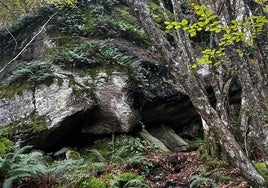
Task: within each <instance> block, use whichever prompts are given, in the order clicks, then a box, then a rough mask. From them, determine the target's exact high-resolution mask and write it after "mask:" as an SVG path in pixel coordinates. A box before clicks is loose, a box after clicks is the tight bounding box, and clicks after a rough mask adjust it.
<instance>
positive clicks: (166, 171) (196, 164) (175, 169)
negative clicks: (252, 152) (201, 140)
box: [146, 151, 250, 188]
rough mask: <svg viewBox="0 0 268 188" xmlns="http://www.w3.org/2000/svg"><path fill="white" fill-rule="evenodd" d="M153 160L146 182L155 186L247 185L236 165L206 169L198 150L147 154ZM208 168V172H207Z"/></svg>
mask: <svg viewBox="0 0 268 188" xmlns="http://www.w3.org/2000/svg"><path fill="white" fill-rule="evenodd" d="M147 157H148V158H149V159H150V160H151V161H152V163H153V166H154V167H153V169H152V170H151V173H150V174H149V175H148V176H147V177H146V184H147V185H149V186H150V187H153V188H188V187H202V188H210V187H217V188H248V187H250V186H249V185H248V183H247V182H246V181H245V180H244V179H243V178H242V177H241V175H240V172H239V170H238V169H236V168H233V169H232V168H227V167H226V168H222V167H221V168H215V169H209V170H208V169H206V170H204V168H206V167H204V164H202V161H201V159H200V153H199V152H198V151H192V152H183V153H173V154H163V153H160V152H159V153H152V154H150V155H149V156H147ZM205 171H206V172H205Z"/></svg>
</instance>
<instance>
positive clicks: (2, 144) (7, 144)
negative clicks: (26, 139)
mask: <svg viewBox="0 0 268 188" xmlns="http://www.w3.org/2000/svg"><path fill="white" fill-rule="evenodd" d="M12 147H13V143H12V142H11V141H10V140H8V139H7V138H5V137H3V136H1V135H0V157H3V156H5V154H7V153H8V152H9V151H10V150H11V149H12Z"/></svg>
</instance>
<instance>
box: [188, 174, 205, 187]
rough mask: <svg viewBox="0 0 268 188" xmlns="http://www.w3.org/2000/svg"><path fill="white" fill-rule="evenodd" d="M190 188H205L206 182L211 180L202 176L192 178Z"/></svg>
mask: <svg viewBox="0 0 268 188" xmlns="http://www.w3.org/2000/svg"><path fill="white" fill-rule="evenodd" d="M190 181H191V183H190V188H202V187H204V186H205V184H206V182H207V181H209V178H205V177H201V176H197V175H196V176H192V177H191V179H190Z"/></svg>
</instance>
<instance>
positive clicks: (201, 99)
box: [124, 0, 267, 187]
mask: <svg viewBox="0 0 268 188" xmlns="http://www.w3.org/2000/svg"><path fill="white" fill-rule="evenodd" d="M124 1H125V2H126V3H127V4H128V5H129V6H130V8H131V9H132V11H133V12H134V13H135V14H136V16H137V17H138V18H139V20H140V25H141V26H142V28H143V29H144V30H145V32H146V33H147V34H148V36H149V37H150V39H151V41H152V42H153V44H154V45H155V46H156V47H157V49H158V50H159V52H160V53H161V55H162V57H163V59H164V63H165V64H166V65H168V66H169V68H170V70H171V72H172V73H173V75H174V76H175V78H176V79H177V82H178V88H180V87H181V86H182V87H183V89H184V90H185V92H186V94H187V95H188V96H189V97H190V99H191V101H192V103H193V105H194V107H195V108H196V110H197V112H198V113H199V114H200V116H201V117H202V119H203V120H204V121H205V122H206V124H207V125H208V127H209V129H210V130H211V131H212V132H213V135H215V139H217V141H218V142H219V143H220V144H221V146H222V147H223V149H224V150H225V152H226V153H227V154H228V156H229V157H230V159H231V161H232V162H233V164H235V166H237V167H238V168H239V169H240V171H241V173H242V174H243V175H244V177H245V178H246V179H247V180H248V181H249V182H251V183H252V184H253V185H256V186H258V187H267V184H266V182H265V180H264V178H263V177H262V176H261V175H260V174H259V172H258V171H257V170H256V168H255V167H254V165H253V164H252V163H251V161H250V160H249V159H248V158H247V155H246V154H245V152H244V151H243V150H242V148H241V146H240V145H239V143H238V142H237V141H236V139H235V137H234V135H233V134H232V133H231V131H230V130H229V127H230V125H229V121H228V120H227V118H228V117H227V115H228V113H227V112H226V108H225V106H226V104H225V101H226V96H225V95H226V92H222V93H220V94H219V96H218V97H217V105H216V106H217V107H216V109H214V108H213V106H212V104H211V103H210V101H209V98H208V95H207V93H206V90H205V85H204V81H203V79H202V78H200V77H199V76H198V75H197V74H196V72H195V70H193V69H192V68H191V63H193V62H195V61H196V54H197V53H196V52H195V51H194V48H193V47H192V46H191V42H190V40H189V38H188V35H186V34H185V33H183V32H182V31H178V30H177V31H174V32H173V35H172V36H173V37H174V36H175V37H176V39H174V41H176V44H170V43H169V42H168V40H167V39H166V38H165V37H164V36H163V34H162V33H161V32H159V29H158V28H157V27H156V26H155V24H154V23H153V21H152V19H151V15H150V9H149V6H148V2H147V0H124ZM171 3H172V5H173V9H174V10H176V11H174V13H177V14H180V13H181V11H180V7H178V3H176V2H175V1H173V0H172V1H171ZM179 16H180V15H179ZM177 17H178V15H176V16H174V18H177ZM219 79H220V78H219ZM219 86H220V85H218V86H216V87H215V88H216V89H217V90H218V91H222V90H221V89H223V88H222V87H219ZM215 91H216V90H215ZM227 93H228V92H227ZM222 94H224V95H223V96H221V95H222Z"/></svg>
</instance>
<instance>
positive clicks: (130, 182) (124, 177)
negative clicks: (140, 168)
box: [108, 172, 149, 188]
mask: <svg viewBox="0 0 268 188" xmlns="http://www.w3.org/2000/svg"><path fill="white" fill-rule="evenodd" d="M108 187H109V188H121V187H122V188H127V187H133V188H134V187H136V188H147V187H149V186H148V185H146V184H145V183H144V180H143V178H142V177H141V176H139V175H137V174H133V173H129V172H122V173H120V174H119V175H118V176H117V177H116V178H115V179H113V180H112V181H111V182H110V184H109V186H108Z"/></svg>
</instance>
